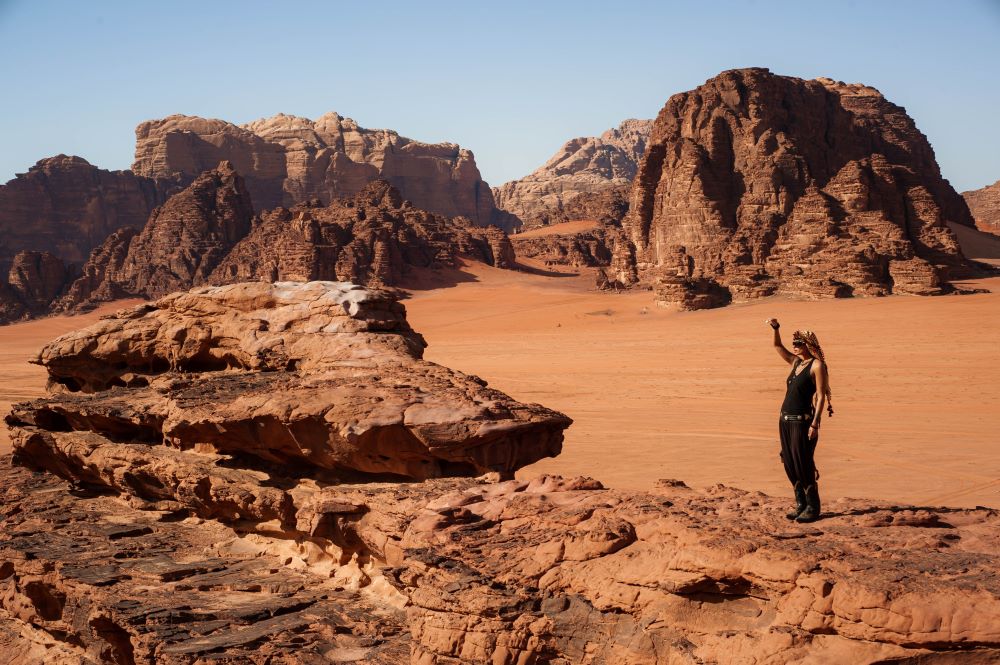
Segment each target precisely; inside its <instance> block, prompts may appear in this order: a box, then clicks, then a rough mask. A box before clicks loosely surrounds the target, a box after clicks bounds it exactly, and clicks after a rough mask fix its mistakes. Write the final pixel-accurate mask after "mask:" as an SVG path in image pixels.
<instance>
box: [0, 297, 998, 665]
mask: <svg viewBox="0 0 1000 665" xmlns="http://www.w3.org/2000/svg"><path fill="white" fill-rule="evenodd" d="M424 346H425V343H424V340H423V339H422V338H421V337H420V335H419V334H417V333H416V332H415V331H413V330H412V329H411V328H410V327H409V325H408V324H407V323H406V319H405V311H404V310H403V307H402V305H400V304H399V303H398V302H397V301H396V300H395V299H394V298H393V297H392V295H391V294H390V293H388V292H385V291H376V290H370V289H363V288H359V287H355V286H353V285H349V284H343V283H324V282H314V283H307V284H293V283H279V284H273V285H271V284H262V283H252V284H237V285H230V286H223V287H203V288H199V289H195V290H193V291H191V292H188V293H181V294H174V295H171V296H168V297H166V298H162V299H161V300H159V301H157V302H156V303H153V304H149V305H143V306H140V307H137V308H135V309H132V310H128V311H124V312H120V313H118V314H116V315H114V316H112V317H110V318H107V319H105V320H103V321H101V322H99V323H98V324H96V325H94V326H92V327H91V328H88V329H86V330H83V331H80V332H77V333H72V334H70V335H66V336H64V337H62V338H60V339H58V340H56V341H54V342H52V343H51V344H49V345H48V346H46V347H45V349H43V351H42V352H41V353H40V354H39V357H38V362H40V363H41V364H43V365H44V366H45V367H46V369H47V370H48V372H49V376H50V379H51V384H50V387H51V394H50V395H49V396H48V397H47V398H44V399H40V400H36V401H34V402H30V403H25V404H19V405H16V406H15V408H14V410H13V412H12V413H11V414H10V415H9V416H8V417H7V423H8V425H9V426H10V427H11V428H12V430H13V436H12V438H13V441H14V444H15V454H14V457H13V461H14V462H16V464H17V465H16V466H12V465H11V458H9V457H8V458H4V459H0V497H2V499H3V500H2V502H0V662H3V663H5V664H6V663H12V664H14V663H16V664H19V665H20V664H28V663H39V662H46V663H66V664H69V663H73V664H79V663H87V664H89V663H118V664H136V663H157V664H160V663H162V664H165V665H180V664H184V665H194V664H196V663H197V664H199V665H201V664H207V663H233V664H235V663H259V664H261V665H263V664H265V663H267V664H273V663H310V664H313V663H325V662H355V663H369V664H379V665H388V664H389V663H402V662H411V663H414V664H417V665H424V664H426V665H434V664H440V665H445V664H459V663H462V664H470V665H471V664H479V663H502V664H508V665H514V664H532V663H539V664H540V663H548V664H550V665H570V664H574V665H575V664H577V663H590V664H605V663H607V664H612V663H615V664H625V663H630V664H631V663H691V664H694V663H732V664H736V663H787V662H844V663H913V664H916V663H921V664H924V663H929V664H932V665H933V664H942V665H943V664H945V663H948V664H954V663H990V662H996V660H997V659H998V658H1000V576H998V574H997V572H996V571H997V570H998V564H1000V556H998V554H997V552H1000V513H998V512H997V511H995V510H991V509H988V508H978V509H975V510H965V509H947V508H924V507H901V506H889V505H873V504H872V503H871V502H867V501H859V500H841V501H839V502H834V503H832V504H830V506H829V507H828V511H829V512H828V513H827V514H826V515H825V516H824V517H825V519H823V520H822V521H820V522H818V523H815V524H812V525H798V524H789V523H788V522H787V521H785V520H784V518H783V514H784V511H785V509H786V508H787V506H786V503H787V501H786V500H783V499H775V498H771V497H768V496H765V495H763V494H760V493H753V492H745V491H741V490H737V489H732V488H726V487H722V486H717V487H713V488H709V489H707V490H694V489H690V488H688V487H686V486H685V485H684V484H683V483H682V482H679V481H661V482H660V483H658V484H657V486H656V487H654V488H651V489H650V491H648V492H626V491H619V490H613V489H606V488H604V487H603V486H602V485H601V483H600V482H598V481H596V480H593V479H590V478H571V479H565V478H560V477H556V476H542V477H539V478H535V479H533V480H502V478H503V476H506V475H509V474H510V473H511V472H513V471H515V470H517V469H518V468H521V467H522V466H524V465H525V464H529V463H530V462H532V461H534V460H536V459H539V458H540V457H543V456H546V455H554V454H557V453H558V452H559V448H560V445H561V441H562V432H563V430H564V429H565V428H566V427H567V426H568V425H569V424H570V420H569V418H567V417H566V416H564V415H562V414H559V413H556V412H554V411H551V410H549V409H546V408H545V407H542V406H539V405H537V404H522V403H519V402H516V401H515V400H513V399H511V398H510V397H508V396H507V395H504V394H503V393H500V392H498V391H495V390H491V389H490V388H488V387H487V386H486V385H485V382H484V381H482V380H481V379H478V378H476V377H472V376H467V375H463V374H461V373H459V372H456V371H454V370H449V369H447V368H444V367H441V366H438V365H435V364H433V363H429V362H427V361H424V360H422V359H421V354H422V351H423V348H424ZM484 472H488V473H487V474H486V475H482V476H480V477H471V476H473V475H476V474H482V473H484Z"/></svg>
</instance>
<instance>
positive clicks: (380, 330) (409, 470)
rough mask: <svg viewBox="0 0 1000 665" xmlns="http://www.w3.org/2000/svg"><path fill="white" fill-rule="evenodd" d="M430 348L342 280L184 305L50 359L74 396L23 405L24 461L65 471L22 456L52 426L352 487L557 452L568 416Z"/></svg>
mask: <svg viewBox="0 0 1000 665" xmlns="http://www.w3.org/2000/svg"><path fill="white" fill-rule="evenodd" d="M424 346H425V344H424V341H423V339H422V338H421V337H420V335H418V334H417V333H415V332H414V331H413V330H412V329H411V328H410V327H409V325H408V324H407V323H406V318H405V310H404V309H403V306H402V305H401V304H399V303H398V302H397V301H396V299H395V298H394V297H393V296H392V295H390V294H389V293H387V292H380V291H370V290H366V289H364V288H361V287H358V286H354V285H351V284H347V283H337V282H309V283H304V284H301V283H291V282H279V283H277V284H269V283H260V282H257V283H247V284H234V285H229V286H222V287H203V288H200V289H195V290H193V291H191V292H185V293H176V294H173V295H171V296H167V297H165V298H162V299H160V300H159V301H157V302H155V303H153V304H150V305H141V306H139V307H136V308H134V309H132V310H128V311H125V312H121V313H119V314H117V315H115V316H113V317H110V318H106V319H105V320H103V321H101V322H99V323H97V324H95V325H94V326H91V327H90V328H87V329H84V330H82V331H79V332H76V333H70V334H69V335H65V336H63V337H61V338H59V339H57V340H55V341H54V342H52V343H51V344H49V345H47V346H46V347H44V348H43V349H42V351H41V352H40V354H39V356H38V358H37V360H36V362H38V363H39V364H41V365H43V366H45V368H46V369H47V371H48V372H49V377H50V382H51V383H52V385H54V386H62V387H63V388H64V389H65V390H66V392H64V393H61V394H59V395H56V396H52V397H49V398H46V399H43V400H39V401H36V402H32V403H30V404H28V405H24V406H19V407H17V408H16V409H15V411H14V413H13V415H12V416H11V418H12V420H13V422H15V423H19V424H21V425H22V426H23V428H24V429H22V430H21V433H20V434H15V438H18V437H20V438H18V440H19V441H20V443H18V444H16V445H17V446H18V450H19V453H18V454H19V455H20V456H21V457H22V458H24V459H26V460H27V459H30V460H32V462H33V463H34V464H36V465H38V466H40V467H43V468H49V470H51V471H56V469H55V468H50V467H47V466H46V464H47V460H48V459H49V455H48V454H45V453H39V454H32V453H30V452H29V448H28V444H27V441H28V439H30V436H29V435H30V433H31V432H33V431H34V429H35V428H42V429H45V428H47V427H50V426H51V427H55V428H56V430H59V429H65V428H68V429H69V430H71V431H73V432H92V433H94V434H96V435H100V436H102V437H105V438H106V439H108V440H109V441H119V440H123V439H127V440H135V441H143V442H156V443H160V444H164V445H168V446H171V447H174V448H177V449H181V450H191V449H197V450H211V451H214V452H217V453H221V454H228V455H233V456H236V457H240V458H243V457H246V458H247V459H248V460H250V461H252V462H253V463H273V464H289V465H307V466H310V467H314V468H319V469H323V470H326V471H328V472H330V473H331V474H334V475H335V474H338V473H339V474H342V475H346V476H353V475H357V474H370V475H379V474H389V475H393V476H398V477H408V478H421V479H422V478H431V477H438V476H442V475H455V474H469V473H472V474H476V473H485V472H488V471H498V472H501V473H505V474H507V473H512V472H513V471H515V470H517V469H518V468H520V467H522V466H524V465H526V464H530V463H532V462H535V461H537V460H538V459H541V458H542V457H548V456H551V455H556V454H558V453H559V450H560V447H561V443H562V430H563V429H565V428H566V427H567V426H568V425H569V423H570V420H569V419H568V418H566V417H565V416H563V415H562V414H559V413H556V412H554V411H550V410H548V409H545V408H543V407H540V406H538V405H525V404H520V403H518V402H515V401H514V400H512V399H510V398H509V397H508V396H506V395H504V394H503V393H500V392H498V391H495V390H492V389H489V388H487V387H486V384H485V382H484V381H482V380H481V379H477V378H476V377H469V376H466V375H464V374H461V373H459V372H455V371H452V370H449V369H447V368H444V367H441V366H440V365H436V364H434V363H429V362H426V361H423V360H421V356H422V353H423V348H424ZM25 437H27V438H25ZM33 445H35V446H36V448H37V446H38V445H40V444H39V443H38V442H37V441H36V443H35V444H33ZM46 445H47V447H48V448H49V449H52V447H53V446H55V443H47V444H46ZM36 448H31V449H32V450H35V449H36Z"/></svg>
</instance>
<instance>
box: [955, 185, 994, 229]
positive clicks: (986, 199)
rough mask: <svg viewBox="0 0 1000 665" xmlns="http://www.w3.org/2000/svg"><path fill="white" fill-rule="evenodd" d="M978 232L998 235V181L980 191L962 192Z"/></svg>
mask: <svg viewBox="0 0 1000 665" xmlns="http://www.w3.org/2000/svg"><path fill="white" fill-rule="evenodd" d="M962 197H963V198H964V199H965V202H966V203H967V204H968V205H969V211H970V212H971V213H972V217H973V218H974V219H975V220H976V226H978V227H979V230H980V231H987V232H989V233H1000V180H998V181H997V182H995V183H993V184H992V185H987V186H986V187H983V188H981V189H974V190H972V191H969V192H962Z"/></svg>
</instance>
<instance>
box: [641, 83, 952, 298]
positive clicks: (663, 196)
mask: <svg viewBox="0 0 1000 665" xmlns="http://www.w3.org/2000/svg"><path fill="white" fill-rule="evenodd" d="M948 223H957V224H963V225H971V224H972V218H971V216H970V215H969V212H968V208H967V206H966V205H965V203H964V201H963V200H962V198H961V197H960V196H959V195H958V194H957V193H956V192H955V191H954V190H953V189H952V188H951V186H950V185H949V184H948V182H947V181H946V180H944V179H943V178H942V177H941V174H940V171H939V169H938V166H937V163H936V161H935V159H934V152H933V150H932V149H931V147H930V145H929V144H928V142H927V139H926V138H925V137H924V135H923V134H921V133H920V131H919V130H918V129H917V128H916V125H915V124H914V123H913V120H911V119H910V117H909V116H908V115H906V112H905V110H904V109H902V108H900V107H898V106H896V105H894V104H892V103H891V102H889V101H887V100H886V99H885V98H884V97H883V96H882V95H881V94H880V93H879V92H878V91H877V90H875V89H874V88H870V87H867V86H864V85H857V84H844V83H840V82H835V81H831V80H829V79H817V80H812V81H806V80H801V79H796V78H791V77H785V76H777V75H774V74H772V73H770V72H769V71H767V70H766V69H741V70H732V71H727V72H723V73H722V74H720V75H719V76H717V77H715V78H713V79H711V80H709V81H708V82H706V83H705V84H704V85H703V86H701V87H699V88H697V89H695V90H692V91H690V92H686V93H681V94H678V95H674V96H673V97H671V98H670V100H669V101H668V102H667V104H666V105H665V106H664V107H663V110H662V111H661V112H660V114H659V116H658V117H657V119H656V122H655V124H654V127H653V131H652V134H651V137H650V140H649V146H648V148H647V151H646V154H645V156H644V157H643V161H642V165H641V167H640V169H639V173H638V175H637V177H636V180H635V184H634V186H633V190H632V201H631V205H630V210H629V213H628V215H627V216H626V218H625V221H624V226H625V228H626V230H627V232H628V234H629V237H630V239H631V241H632V242H633V243H634V245H635V248H636V267H637V270H638V273H639V274H640V275H641V276H642V278H643V279H644V280H645V281H647V282H648V283H651V284H655V283H659V282H663V283H665V284H667V288H666V289H664V290H663V291H662V292H661V300H664V301H669V302H677V303H680V304H681V305H682V306H694V305H696V306H706V305H719V304H724V303H725V302H728V301H729V300H730V299H745V298H754V297H758V296H763V295H769V294H772V293H779V292H781V293H789V294H794V295H799V296H805V297H825V296H845V295H887V294H890V293H919V294H929V293H941V292H943V291H945V290H946V289H947V284H946V280H947V279H949V278H950V277H955V276H959V275H961V274H966V273H967V272H968V270H969V269H970V268H969V264H968V262H967V261H966V260H965V258H964V257H963V256H962V254H961V251H960V250H959V248H958V245H957V242H956V240H955V237H954V236H953V235H952V233H951V232H950V230H949V229H948V226H947V224H948ZM706 296H707V297H706Z"/></svg>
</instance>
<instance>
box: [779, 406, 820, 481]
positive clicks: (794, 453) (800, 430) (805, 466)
mask: <svg viewBox="0 0 1000 665" xmlns="http://www.w3.org/2000/svg"><path fill="white" fill-rule="evenodd" d="M811 422H812V418H807V419H805V420H785V419H784V418H782V417H780V416H779V420H778V432H779V434H780V435H781V461H782V463H783V464H784V465H785V474H786V475H787V476H788V480H790V481H791V482H792V485H795V484H799V485H800V486H801V487H802V488H803V489H804V488H806V487H809V486H810V485H812V484H814V483H815V482H816V462H815V460H814V459H813V455H814V454H815V453H816V442H817V440H818V437H817V439H813V440H812V441H810V440H809V423H811Z"/></svg>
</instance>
